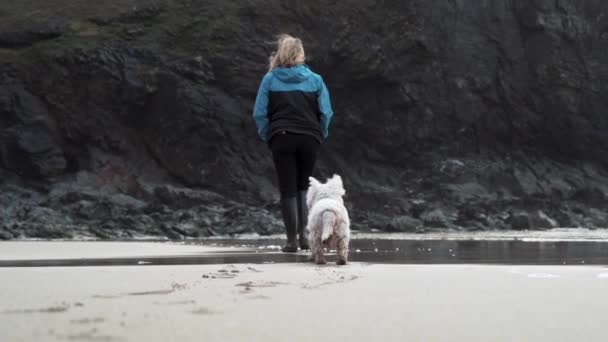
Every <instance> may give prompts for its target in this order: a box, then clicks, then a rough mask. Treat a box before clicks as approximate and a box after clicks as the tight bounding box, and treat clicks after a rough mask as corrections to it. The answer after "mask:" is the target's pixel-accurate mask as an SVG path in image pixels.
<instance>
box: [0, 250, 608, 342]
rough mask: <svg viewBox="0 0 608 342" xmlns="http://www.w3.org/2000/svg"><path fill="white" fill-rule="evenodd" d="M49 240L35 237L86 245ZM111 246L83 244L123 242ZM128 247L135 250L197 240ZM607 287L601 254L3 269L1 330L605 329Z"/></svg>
mask: <svg viewBox="0 0 608 342" xmlns="http://www.w3.org/2000/svg"><path fill="white" fill-rule="evenodd" d="M41 244H42V245H41ZM43 244H44V243H35V245H30V248H34V247H36V246H37V245H38V246H40V248H41V249H44V248H48V250H47V253H46V255H47V256H51V257H53V256H55V257H56V256H57V255H54V254H53V253H52V252H51V250H53V249H56V248H58V247H60V248H61V251H57V253H59V254H63V255H65V254H71V255H72V256H73V257H76V256H77V255H78V253H68V250H69V249H70V248H72V247H74V248H75V249H77V250H78V251H80V252H82V251H83V249H82V248H81V247H82V245H79V244H78V243H76V244H72V245H70V244H69V243H67V244H66V243H64V244H59V245H57V246H54V247H53V248H50V247H51V246H46V247H43V246H44V245H43ZM5 246H6V245H3V244H2V243H0V255H2V256H3V257H4V258H8V259H10V255H9V254H11V253H8V252H6V251H7V250H8V249H5ZM70 246H71V247H70ZM110 246H111V245H105V246H104V245H99V246H98V245H96V244H95V243H94V244H93V245H87V248H86V249H85V250H87V251H88V252H90V253H94V254H95V255H105V256H111V255H118V254H121V253H114V252H115V251H112V248H107V247H110ZM126 247H128V248H131V250H130V253H131V254H130V255H132V256H133V257H134V258H135V259H137V255H138V254H139V253H138V251H139V252H143V251H145V252H146V253H150V252H154V253H153V254H155V255H158V254H162V253H165V252H166V251H167V249H170V250H171V251H172V253H176V250H177V251H179V249H180V248H181V247H184V248H185V249H184V253H186V252H187V251H190V250H189V248H190V247H191V246H182V245H173V244H150V245H146V246H143V245H139V247H141V248H142V249H141V250H139V249H138V248H136V245H128V246H123V247H120V248H126ZM165 247H167V249H165ZM199 247H200V246H199ZM104 248H106V249H104ZM205 248H206V249H205V253H209V252H212V251H213V247H205ZM93 249H95V251H93ZM73 252H74V251H73ZM20 253H23V252H20ZM166 254H170V253H168V252H167V253H166ZM177 254H181V253H179V252H178V253H177ZM13 259H14V254H13ZM606 289H608V268H606V267H604V266H550V265H549V266H525V265H519V266H509V265H501V266H487V265H396V264H393V265H390V264H369V263H351V264H350V265H347V266H345V267H337V266H335V265H331V264H330V265H327V266H322V267H319V266H315V265H312V264H308V263H282V264H231V265H172V266H154V265H148V266H145V267H143V266H122V267H113V266H112V267H106V266H99V267H29V268H12V267H4V268H0V331H1V332H2V336H3V337H2V341H286V340H293V341H312V340H325V341H343V340H349V341H378V340H385V339H399V340H405V341H606V340H607V339H608V330H607V329H605V326H604V323H605V318H606V317H607V316H608V315H607V314H608V304H606V303H608V291H606Z"/></svg>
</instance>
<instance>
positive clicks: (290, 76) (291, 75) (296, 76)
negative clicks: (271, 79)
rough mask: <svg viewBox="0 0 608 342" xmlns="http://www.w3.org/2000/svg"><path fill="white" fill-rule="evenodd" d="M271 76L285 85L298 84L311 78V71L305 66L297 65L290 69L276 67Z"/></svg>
mask: <svg viewBox="0 0 608 342" xmlns="http://www.w3.org/2000/svg"><path fill="white" fill-rule="evenodd" d="M272 74H273V75H274V76H275V77H277V78H278V79H280V80H281V81H283V82H285V83H299V82H302V81H304V80H307V79H308V78H309V77H310V76H312V71H310V69H309V68H308V66H307V65H306V64H298V65H295V66H292V67H276V68H274V69H272Z"/></svg>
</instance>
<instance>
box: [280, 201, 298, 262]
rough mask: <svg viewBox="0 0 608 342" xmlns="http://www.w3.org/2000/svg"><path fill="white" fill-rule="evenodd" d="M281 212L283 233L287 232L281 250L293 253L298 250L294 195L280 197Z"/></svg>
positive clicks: (296, 214)
mask: <svg viewBox="0 0 608 342" xmlns="http://www.w3.org/2000/svg"><path fill="white" fill-rule="evenodd" d="M281 213H282V214H283V222H284V223H285V233H286V234H287V243H286V244H285V247H283V249H282V251H283V252H286V253H295V252H297V251H298V241H297V239H296V234H297V229H298V228H297V225H298V201H297V199H296V197H287V198H281Z"/></svg>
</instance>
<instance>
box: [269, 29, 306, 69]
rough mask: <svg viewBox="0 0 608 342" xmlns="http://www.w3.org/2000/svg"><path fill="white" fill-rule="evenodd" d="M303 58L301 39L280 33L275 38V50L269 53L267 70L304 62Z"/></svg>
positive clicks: (304, 56)
mask: <svg viewBox="0 0 608 342" xmlns="http://www.w3.org/2000/svg"><path fill="white" fill-rule="evenodd" d="M305 58H306V55H305V54H304V46H302V40H300V38H295V37H292V36H290V35H288V34H281V35H279V37H278V39H277V51H275V52H273V53H272V55H270V65H269V67H268V70H272V69H274V68H276V67H278V66H292V65H296V64H300V63H304V60H305Z"/></svg>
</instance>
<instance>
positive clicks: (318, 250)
mask: <svg viewBox="0 0 608 342" xmlns="http://www.w3.org/2000/svg"><path fill="white" fill-rule="evenodd" d="M312 257H313V260H314V261H315V263H316V264H317V265H323V264H326V263H327V262H326V261H325V255H324V254H323V242H322V241H321V234H319V235H318V236H315V238H314V240H313V242H312Z"/></svg>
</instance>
